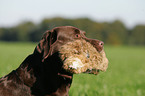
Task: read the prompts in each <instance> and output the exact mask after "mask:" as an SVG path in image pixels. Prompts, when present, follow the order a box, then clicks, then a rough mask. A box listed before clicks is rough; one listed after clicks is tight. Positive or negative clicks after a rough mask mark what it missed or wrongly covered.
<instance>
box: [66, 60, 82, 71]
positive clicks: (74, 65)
mask: <svg viewBox="0 0 145 96" xmlns="http://www.w3.org/2000/svg"><path fill="white" fill-rule="evenodd" d="M83 66H84V65H83V63H82V61H81V60H80V59H78V58H74V59H73V62H72V65H69V67H70V68H72V69H78V68H81V67H83Z"/></svg>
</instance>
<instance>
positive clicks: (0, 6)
mask: <svg viewBox="0 0 145 96" xmlns="http://www.w3.org/2000/svg"><path fill="white" fill-rule="evenodd" d="M58 16H59V17H64V18H70V19H74V18H81V17H88V18H90V19H92V20H95V21H97V22H113V21H114V20H121V21H123V23H124V24H125V25H126V26H127V27H129V28H132V27H134V26H135V25H137V24H145V0H0V27H11V26H15V25H17V24H19V23H20V22H22V21H32V22H34V23H39V22H41V21H42V20H43V19H44V18H53V17H58Z"/></svg>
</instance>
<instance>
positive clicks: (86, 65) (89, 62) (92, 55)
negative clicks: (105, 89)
mask: <svg viewBox="0 0 145 96" xmlns="http://www.w3.org/2000/svg"><path fill="white" fill-rule="evenodd" d="M103 45H104V43H103V42H102V41H99V40H95V39H89V38H87V37H86V36H85V32H84V31H82V30H80V29H78V28H75V27H72V26H61V27H56V28H54V29H52V30H50V31H49V30H48V31H46V32H45V33H44V35H43V37H42V40H41V41H40V42H39V44H38V45H37V47H36V49H35V51H37V52H38V53H41V54H42V55H43V56H42V62H43V61H44V60H45V59H47V58H48V57H49V56H52V55H53V54H55V53H59V54H60V55H59V57H60V58H61V60H62V62H63V66H62V68H63V69H65V70H67V71H68V72H70V73H82V72H86V73H92V74H98V72H99V70H102V71H105V70H106V69H107V66H108V60H107V58H106V56H105V52H104V50H103ZM71 62H72V63H71ZM94 63H96V64H94Z"/></svg>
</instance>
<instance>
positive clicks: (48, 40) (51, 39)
mask: <svg viewBox="0 0 145 96" xmlns="http://www.w3.org/2000/svg"><path fill="white" fill-rule="evenodd" d="M56 41H57V32H55V31H54V32H51V31H49V30H47V31H46V32H45V33H44V34H43V37H42V39H41V40H40V42H39V44H38V45H37V46H36V48H35V51H34V54H35V53H40V54H42V62H43V61H44V59H46V58H47V57H48V56H50V55H52V54H53V52H52V51H53V49H52V46H53V44H54V43H55V42H56Z"/></svg>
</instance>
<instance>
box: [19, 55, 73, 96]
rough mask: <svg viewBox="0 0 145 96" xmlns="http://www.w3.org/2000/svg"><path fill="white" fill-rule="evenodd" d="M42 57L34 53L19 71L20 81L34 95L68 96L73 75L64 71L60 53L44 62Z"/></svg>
mask: <svg viewBox="0 0 145 96" xmlns="http://www.w3.org/2000/svg"><path fill="white" fill-rule="evenodd" d="M41 58H42V55H41V54H36V53H33V54H32V55H30V56H28V57H27V58H26V59H25V60H24V62H23V63H22V64H21V65H20V67H19V68H18V69H17V73H18V74H19V76H20V79H21V80H22V81H23V82H24V84H25V85H27V86H28V87H29V88H30V89H31V91H32V93H33V94H34V95H48V94H49V95H56V96H57V95H61V96H63V95H67V94H68V91H69V88H70V85H71V83H72V77H73V75H72V74H70V73H67V72H66V71H65V70H63V69H62V62H61V60H60V59H59V58H58V53H56V54H54V55H52V56H49V57H48V58H47V59H46V60H44V62H42V60H41Z"/></svg>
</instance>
